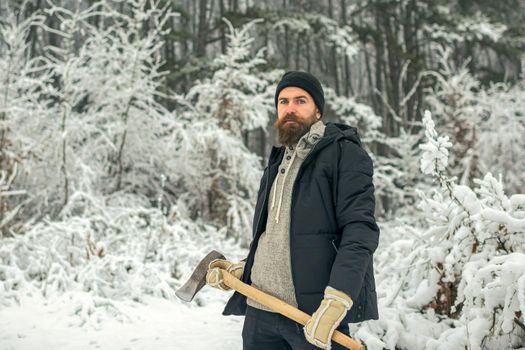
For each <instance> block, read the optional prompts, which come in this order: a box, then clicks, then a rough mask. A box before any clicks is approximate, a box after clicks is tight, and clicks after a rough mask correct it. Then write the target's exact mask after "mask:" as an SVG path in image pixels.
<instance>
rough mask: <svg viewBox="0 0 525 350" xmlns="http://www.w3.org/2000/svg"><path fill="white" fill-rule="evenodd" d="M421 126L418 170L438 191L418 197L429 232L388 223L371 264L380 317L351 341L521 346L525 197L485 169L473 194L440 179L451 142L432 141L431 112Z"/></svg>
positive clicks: (378, 345) (454, 346)
mask: <svg viewBox="0 0 525 350" xmlns="http://www.w3.org/2000/svg"><path fill="white" fill-rule="evenodd" d="M423 121H424V124H425V126H426V131H425V133H426V137H427V143H426V144H424V145H421V148H422V150H423V155H422V159H421V170H422V172H423V173H425V174H427V175H428V176H431V177H432V178H433V179H435V180H437V182H438V185H439V187H437V188H435V189H434V190H433V191H432V192H431V193H421V199H422V200H421V204H420V209H421V211H422V213H423V216H424V217H425V218H426V220H427V222H428V225H429V226H430V227H429V228H427V229H423V230H421V229H418V228H416V227H410V226H408V225H406V223H405V224H404V225H400V224H402V223H403V221H404V219H403V218H400V219H398V220H397V221H395V222H392V223H390V224H389V225H388V226H387V227H386V231H388V232H389V233H390V234H392V235H393V236H392V237H388V238H382V240H383V241H384V240H385V239H386V240H387V242H385V246H384V248H382V249H381V250H380V251H379V252H378V257H377V261H378V264H377V265H376V268H377V270H378V274H377V281H378V291H379V294H378V296H379V305H380V315H381V316H380V317H381V319H380V320H379V321H378V322H370V323H368V324H365V325H363V326H362V327H360V328H359V329H357V330H356V336H357V337H361V338H362V339H364V340H366V339H367V344H369V348H372V349H382V348H385V347H386V348H390V349H393V348H395V347H400V348H406V349H422V348H425V349H464V348H465V347H466V348H469V349H485V348H486V349H496V348H498V349H499V348H519V347H520V346H523V345H524V344H525V333H524V332H523V329H522V326H523V313H524V311H525V309H524V307H525V303H524V301H525V285H524V283H525V263H524V262H525V220H524V218H525V215H524V210H523V208H524V207H525V196H524V195H522V194H516V195H513V196H511V197H507V196H506V195H505V193H504V191H503V183H502V182H501V180H498V179H496V178H494V177H493V176H492V175H491V174H490V173H488V174H487V175H485V177H484V178H483V179H475V180H474V181H475V183H476V185H477V187H475V188H474V189H472V188H470V187H468V186H464V185H458V184H457V183H456V179H455V178H453V177H449V176H448V175H447V174H446V173H447V170H448V168H449V164H448V160H449V149H450V147H451V146H452V144H451V143H450V142H449V140H448V137H446V136H439V135H438V133H437V132H436V130H435V129H434V123H433V121H432V119H431V117H430V113H429V112H427V113H426V115H425V118H424V120H423ZM384 231H385V230H383V232H384ZM381 243H383V242H381ZM509 346H510V347H509Z"/></svg>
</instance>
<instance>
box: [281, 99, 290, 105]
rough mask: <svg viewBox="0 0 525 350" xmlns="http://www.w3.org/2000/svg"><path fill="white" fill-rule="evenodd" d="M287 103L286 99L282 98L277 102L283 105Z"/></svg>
mask: <svg viewBox="0 0 525 350" xmlns="http://www.w3.org/2000/svg"><path fill="white" fill-rule="evenodd" d="M287 103H288V100H284V99H282V100H279V104H281V105H284V104H287Z"/></svg>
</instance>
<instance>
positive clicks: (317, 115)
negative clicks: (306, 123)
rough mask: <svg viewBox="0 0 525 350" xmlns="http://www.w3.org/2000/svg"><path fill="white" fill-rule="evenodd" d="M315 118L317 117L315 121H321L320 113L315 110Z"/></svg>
mask: <svg viewBox="0 0 525 350" xmlns="http://www.w3.org/2000/svg"><path fill="white" fill-rule="evenodd" d="M315 116H316V117H317V120H319V119H321V112H319V110H318V109H317V108H316V109H315Z"/></svg>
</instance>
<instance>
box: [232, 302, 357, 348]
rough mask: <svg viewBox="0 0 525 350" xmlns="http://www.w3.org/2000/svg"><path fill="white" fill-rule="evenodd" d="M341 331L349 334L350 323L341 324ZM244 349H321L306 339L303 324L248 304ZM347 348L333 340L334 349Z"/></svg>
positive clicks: (243, 334)
mask: <svg viewBox="0 0 525 350" xmlns="http://www.w3.org/2000/svg"><path fill="white" fill-rule="evenodd" d="M338 330H339V331H341V332H343V333H344V334H347V335H349V334H350V332H349V330H348V325H347V324H344V325H341V326H339V328H338ZM242 348H243V350H319V348H318V347H317V346H315V345H312V344H310V343H309V342H307V341H306V339H305V337H304V332H303V326H301V325H300V324H298V323H296V322H294V321H292V320H290V319H288V318H286V317H284V316H282V315H280V314H277V313H273V312H267V311H263V310H259V309H256V308H253V307H250V306H248V308H247V309H246V317H245V319H244V327H243V329H242ZM345 349H346V348H345V347H343V346H341V345H339V344H337V343H336V342H332V350H345Z"/></svg>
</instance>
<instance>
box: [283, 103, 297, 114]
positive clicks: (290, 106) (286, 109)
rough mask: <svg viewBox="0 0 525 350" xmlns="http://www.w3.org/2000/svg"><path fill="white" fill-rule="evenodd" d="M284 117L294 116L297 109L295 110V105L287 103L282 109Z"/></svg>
mask: <svg viewBox="0 0 525 350" xmlns="http://www.w3.org/2000/svg"><path fill="white" fill-rule="evenodd" d="M283 112H284V115H287V114H295V113H296V112H297V109H296V108H295V105H294V104H293V103H288V104H287V105H286V106H285V107H284V110H283Z"/></svg>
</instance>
